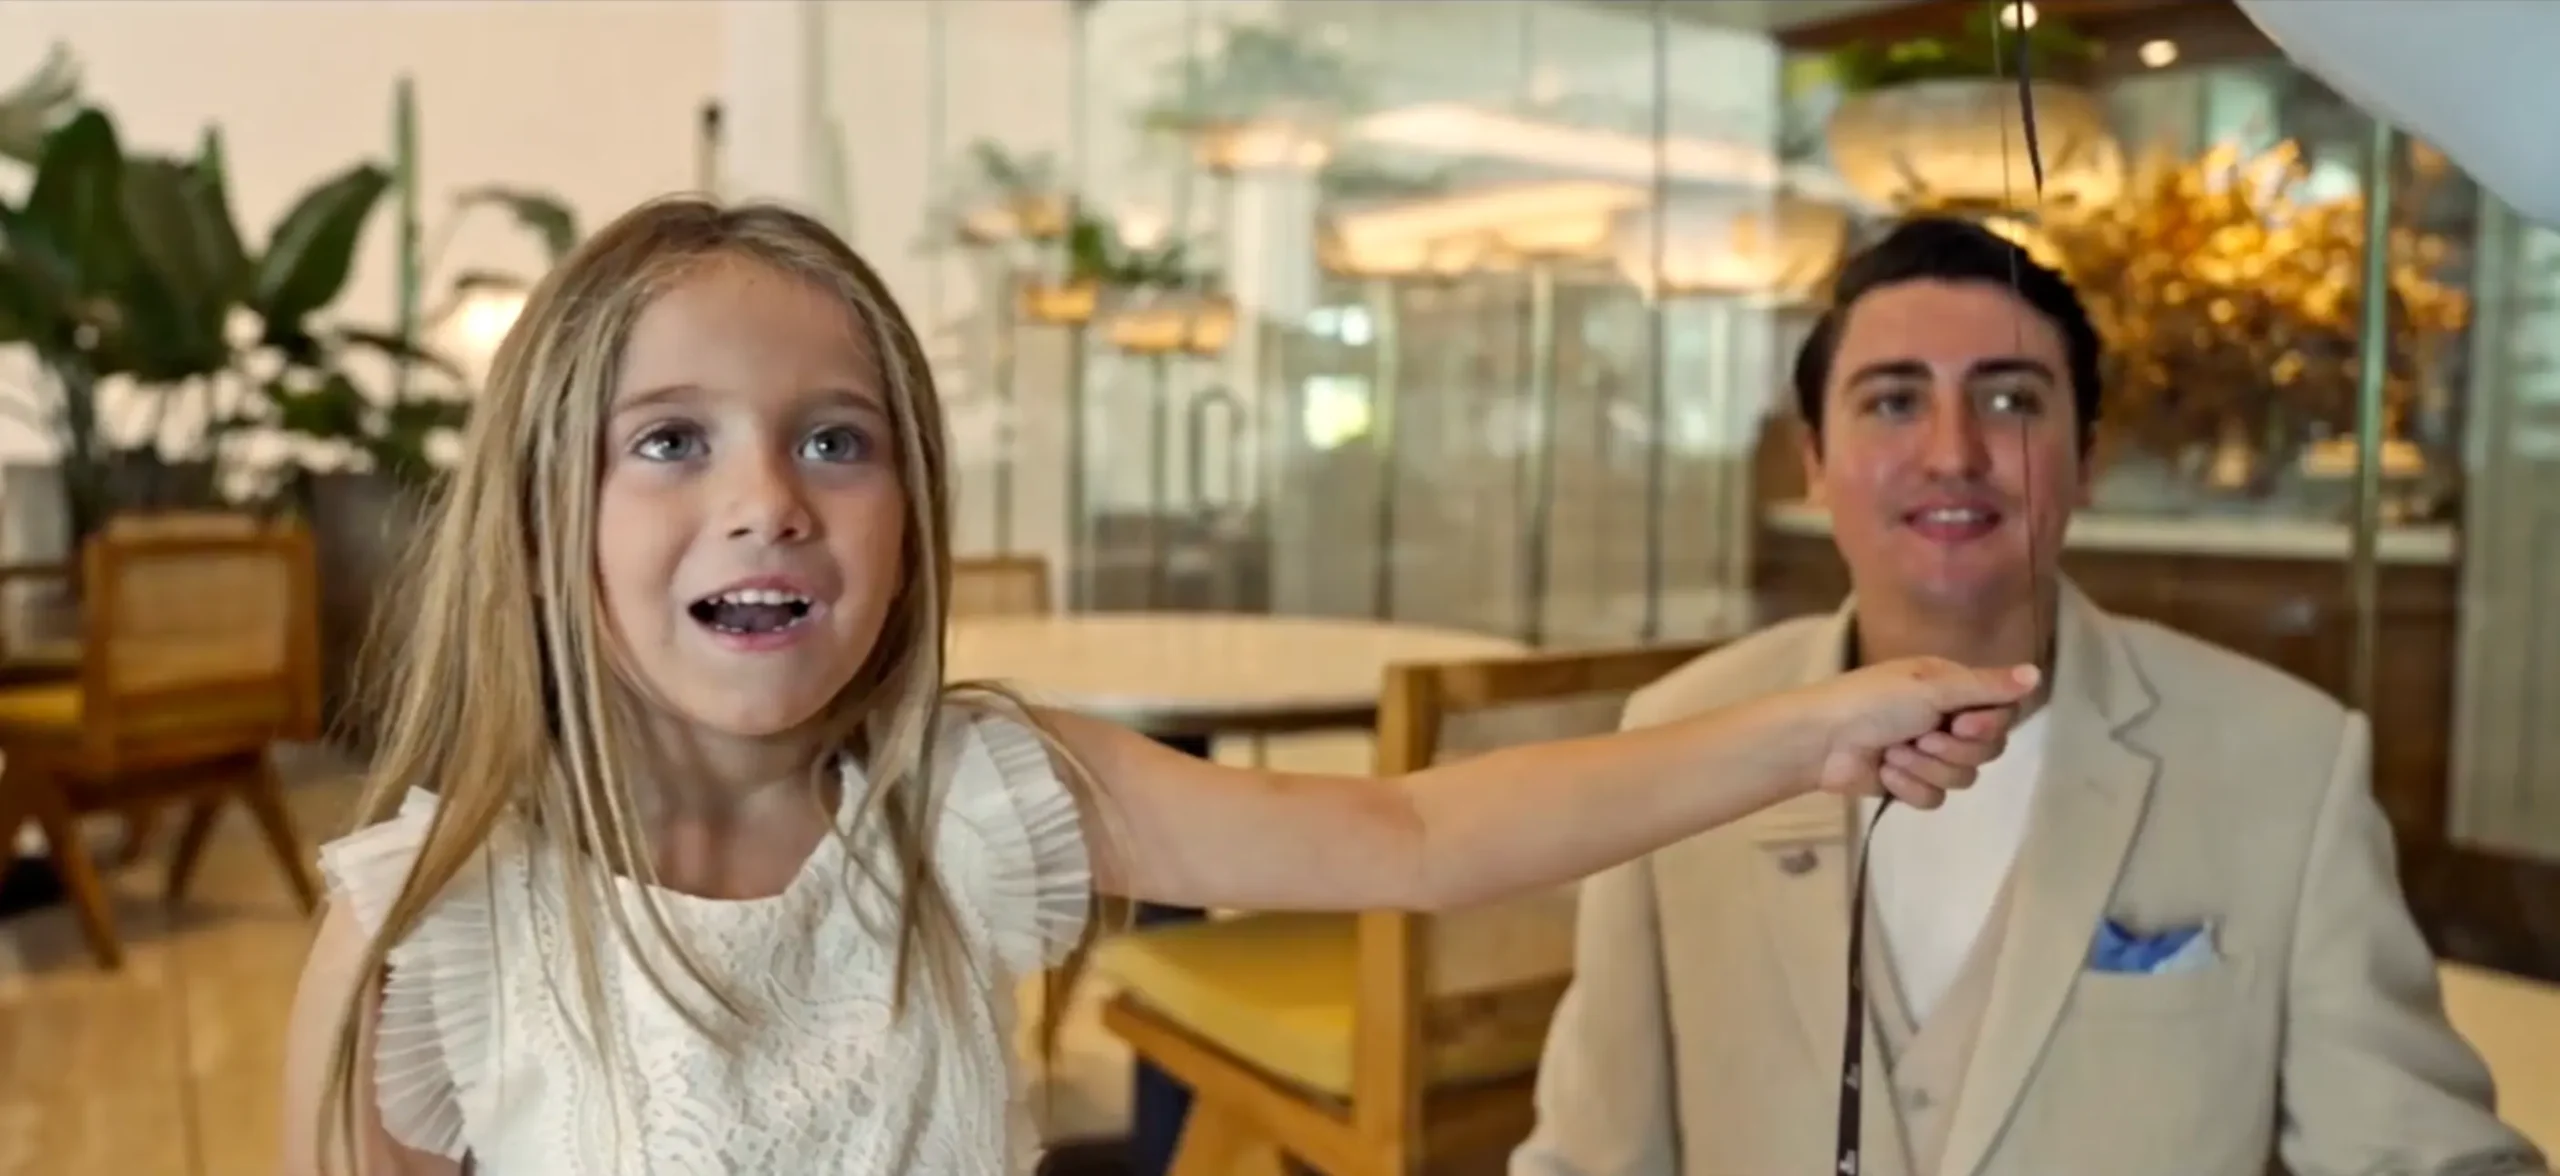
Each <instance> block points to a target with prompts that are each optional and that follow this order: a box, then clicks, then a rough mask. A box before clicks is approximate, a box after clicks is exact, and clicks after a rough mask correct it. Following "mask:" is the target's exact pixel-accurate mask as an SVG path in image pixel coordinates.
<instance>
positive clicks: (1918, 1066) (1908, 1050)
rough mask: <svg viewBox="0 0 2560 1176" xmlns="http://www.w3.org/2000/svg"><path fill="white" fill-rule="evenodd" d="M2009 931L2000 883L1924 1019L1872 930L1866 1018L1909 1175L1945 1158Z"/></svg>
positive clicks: (2005, 892) (1925, 1175) (1928, 1175)
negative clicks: (1951, 978) (1960, 962)
mask: <svg viewBox="0 0 2560 1176" xmlns="http://www.w3.org/2000/svg"><path fill="white" fill-rule="evenodd" d="M2008 930H2009V887H2008V885H2006V884H2003V885H2002V886H2001V887H2000V894H1999V897H1998V898H1996V899H1995V900H1993V902H1992V904H1991V913H1990V915H1989V916H1988V917H1986V918H1984V919H1983V921H1982V933H1981V934H1980V935H1977V936H1975V937H1974V940H1973V950H1972V951H1971V952H1969V953H1968V954H1967V955H1966V956H1965V962H1964V966H1963V967H1962V968H1960V969H1959V970H1958V971H1957V972H1956V978H1955V982H1954V983H1952V984H1950V985H1949V986H1948V987H1947V993H1946V995H1945V996H1944V997H1942V998H1940V999H1939V1001H1938V1007H1937V1008H1936V1009H1934V1010H1932V1011H1931V1012H1930V1014H1929V1019H1928V1021H1927V1022H1926V1023H1917V1022H1914V1021H1913V1020H1912V1017H1911V1012H1910V1005H1909V1003H1908V1002H1907V1001H1905V1000H1904V999H1903V997H1902V984H1901V981H1900V980H1898V979H1897V978H1895V976H1894V974H1893V963H1892V961H1891V959H1890V958H1889V956H1888V953H1887V952H1886V951H1885V949H1884V947H1883V944H1882V941H1883V938H1884V937H1883V936H1882V935H1879V934H1876V933H1875V931H1874V929H1873V928H1869V931H1868V935H1867V950H1866V955H1867V964H1866V968H1867V974H1868V975H1870V976H1873V977H1875V978H1876V979H1875V982H1874V983H1871V984H1869V985H1868V986H1867V1006H1868V1021H1869V1023H1870V1024H1872V1025H1874V1026H1875V1032H1876V1034H1877V1044H1878V1045H1879V1046H1880V1047H1881V1052H1882V1053H1883V1055H1884V1064H1885V1074H1886V1077H1887V1078H1888V1079H1889V1080H1890V1082H1889V1085H1888V1086H1887V1089H1886V1092H1887V1093H1889V1094H1890V1095H1892V1097H1893V1101H1894V1109H1895V1110H1896V1111H1897V1112H1899V1114H1900V1117H1901V1120H1902V1154H1903V1161H1904V1164H1905V1166H1906V1170H1908V1171H1909V1172H1911V1173H1912V1176H1936V1173H1937V1171H1938V1168H1939V1165H1941V1164H1942V1163H1944V1162H1945V1157H1946V1152H1947V1128H1948V1126H1949V1124H1951V1123H1953V1122H1954V1120H1955V1110H1956V1100H1957V1099H1958V1098H1959V1097H1961V1096H1962V1095H1963V1094H1964V1073H1965V1069H1966V1068H1967V1067H1968V1066H1971V1065H1972V1064H1973V1043H1974V1039H1975V1038H1976V1037H1978V1036H1979V1035H1980V1031H1981V1028H1982V1016H1983V1013H1984V1011H1985V1010H1987V1009H1988V1008H1989V1007H1990V1004H1991V973H1992V968H1993V966H1994V965H1996V964H1997V963H1999V960H2000V947H2001V944H2002V943H2003V942H2004V941H2006V939H2007V938H2008Z"/></svg>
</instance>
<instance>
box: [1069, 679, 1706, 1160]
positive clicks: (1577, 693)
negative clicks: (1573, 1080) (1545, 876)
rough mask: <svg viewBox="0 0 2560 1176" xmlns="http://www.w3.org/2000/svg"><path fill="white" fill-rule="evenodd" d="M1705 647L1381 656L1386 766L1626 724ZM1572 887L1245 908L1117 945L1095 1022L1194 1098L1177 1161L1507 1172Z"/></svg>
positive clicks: (1395, 770)
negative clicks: (1633, 706) (1404, 660)
mask: <svg viewBox="0 0 2560 1176" xmlns="http://www.w3.org/2000/svg"><path fill="white" fill-rule="evenodd" d="M1708 648H1709V647H1708V646H1705V645H1702V644H1678V645H1662V646H1653V647H1649V648H1642V649H1627V650H1612V651H1605V652H1580V653H1539V654H1528V655H1523V656H1520V657H1515V658H1503V659H1495V660H1467V661H1457V662H1438V663H1418V664H1403V665H1397V666H1394V667H1391V668H1389V669H1388V670H1387V672H1386V683H1385V687H1384V691H1383V694H1382V701H1381V703H1380V706H1379V710H1378V744H1377V746H1378V772H1379V774H1380V775H1382V776H1385V775H1394V774H1400V773H1405V772H1413V771H1419V770H1421V769H1423V768H1426V767H1429V766H1431V765H1433V764H1439V763H1447V762H1449V761H1451V760H1455V759H1462V758H1465V757H1467V756H1470V755H1477V754H1482V753H1483V752H1486V751H1491V750H1494V749H1497V748H1502V747H1509V746H1516V745H1519V744H1525V743H1533V742H1539V741H1543V740H1552V739H1564V738H1573V737H1576V736H1583V735H1593V734H1599V733H1603V732H1607V731H1614V730H1616V729H1617V728H1618V725H1619V719H1620V716H1621V714H1622V712H1623V711H1624V709H1625V706H1626V701H1627V697H1628V696H1629V695H1631V694H1633V693H1634V692H1635V691H1637V690H1639V689H1642V688H1643V687H1645V686H1647V685H1650V684H1651V683H1653V682H1654V681H1655V680H1657V679H1659V678H1661V677H1662V676H1663V675H1665V674H1667V673H1669V672H1671V671H1672V670H1674V669H1676V668H1678V667H1679V666H1681V665H1683V664H1685V663H1687V662H1689V661H1690V660H1692V659H1694V658H1696V657H1698V656H1699V655H1701V654H1703V653H1705V652H1706V651H1707V649H1708ZM1574 891H1575V888H1574V887H1572V886H1565V887H1561V888H1558V889H1556V890H1553V891H1549V892H1544V893H1538V894H1533V895H1529V896H1526V897H1523V898H1518V899H1512V900H1508V901H1504V902H1499V903H1492V904H1487V905H1484V906H1478V907H1473V908H1469V909H1465V910H1455V911H1445V912H1439V913H1434V914H1418V913H1408V912H1403V911H1373V912H1368V913H1364V914H1356V915H1332V914H1246V915H1241V916H1238V917H1236V918H1232V919H1219V920H1212V921H1208V922H1199V923H1191V924H1188V925H1184V926H1178V927H1165V928H1154V929H1148V930H1143V931H1139V932H1135V933H1132V934H1129V935H1125V936H1121V937H1118V938H1115V939H1113V940H1112V941H1110V942H1109V943H1108V944H1106V945H1105V946H1104V947H1103V949H1102V954H1101V963H1100V964H1099V967H1100V968H1101V969H1102V970H1103V971H1104V972H1105V973H1106V974H1108V975H1109V976H1110V977H1111V978H1112V979H1113V980H1114V981H1116V982H1117V983H1118V984H1119V985H1120V995H1119V996H1118V997H1117V998H1115V999H1114V1000H1112V1002H1111V1003H1110V1004H1109V1006H1107V1008H1106V1009H1105V1011H1104V1024H1105V1025H1106V1026H1107V1027H1109V1028H1110V1030H1111V1031H1112V1032H1113V1033H1115V1034H1118V1035H1119V1036H1121V1037H1122V1038H1124V1039H1126V1040H1127V1041H1128V1042H1129V1044H1130V1047H1131V1048H1132V1049H1133V1050H1134V1051H1135V1052H1136V1053H1137V1055H1138V1057H1139V1058H1141V1059H1142V1060H1144V1061H1145V1062H1147V1063H1149V1064H1152V1065H1155V1066H1157V1067H1160V1068H1162V1069H1163V1070H1164V1071H1165V1072H1166V1073H1168V1074H1170V1075H1172V1076H1173V1078H1174V1079H1175V1080H1176V1081H1179V1082H1181V1083H1183V1084H1184V1085H1186V1086H1188V1087H1190V1088H1191V1090H1192V1091H1193V1101H1192V1104H1191V1111H1190V1118H1189V1121H1188V1123H1187V1125H1186V1126H1185V1128H1184V1130H1183V1134H1182V1141H1181V1150H1180V1151H1179V1152H1178V1153H1177V1156H1176V1158H1175V1160H1174V1163H1173V1165H1172V1170H1173V1171H1175V1172H1177V1173H1189V1172H1229V1171H1237V1172H1243V1171H1250V1172H1271V1173H1277V1172H1282V1171H1286V1170H1287V1167H1286V1161H1294V1162H1300V1163H1305V1164H1308V1165H1310V1166H1312V1167H1314V1168H1315V1169H1316V1170H1319V1171H1323V1172H1329V1173H1338V1174H1342V1176H1354V1174H1371V1176H1402V1174H1404V1173H1410V1172H1415V1171H1420V1170H1423V1165H1426V1164H1429V1163H1432V1162H1435V1161H1450V1160H1453V1159H1466V1160H1472V1161H1475V1162H1477V1163H1481V1164H1487V1165H1495V1166H1498V1163H1499V1161H1500V1159H1501V1157H1502V1156H1503V1155H1504V1154H1505V1153H1506V1152H1507V1150H1508V1149H1509V1148H1510V1147H1511V1146H1512V1145H1513V1144H1516V1143H1517V1142H1518V1141H1519V1140H1520V1139H1521V1138H1523V1137H1525V1136H1526V1135H1527V1133H1528V1130H1529V1127H1530V1126H1531V1124H1532V1121H1533V1113H1532V1108H1531V1105H1530V1093H1531V1088H1532V1085H1533V1084H1534V1081H1535V1077H1536V1073H1537V1062H1538V1054H1539V1051H1540V1049H1541V1048H1543V1046H1544V1045H1545V1042H1546V1030H1547V1022H1548V1020H1549V1018H1550V1017H1551V1016H1552V1014H1553V1012H1554V1009H1555V1002H1556V1000H1557V999H1558V998H1559V997H1560V996H1562V995H1563V992H1564V987H1565V985H1566V983H1567V982H1568V981H1570V980H1571V978H1572V974H1573V901H1574ZM1140 1170H1141V1171H1144V1170H1146V1169H1144V1168H1141V1169H1140Z"/></svg>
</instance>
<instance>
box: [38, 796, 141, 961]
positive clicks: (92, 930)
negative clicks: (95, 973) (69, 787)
mask: <svg viewBox="0 0 2560 1176" xmlns="http://www.w3.org/2000/svg"><path fill="white" fill-rule="evenodd" d="M9 786H10V787H11V788H13V789H15V790H17V791H18V792H19V793H20V794H21V795H22V796H24V798H25V802H26V805H27V807H28V808H29V809H31V810H32V811H33V812H34V814H35V818H36V826H37V827H38V828H41V829H43V830H44V840H45V848H46V852H48V853H50V854H52V855H53V866H54V869H56V870H58V871H60V872H61V874H62V887H63V890H64V891H65V892H66V893H68V894H69V895H70V896H71V909H72V913H73V914H75V915H76V916H78V917H79V920H80V933H81V935H83V936H84V937H86V938H87V939H88V940H89V951H90V954H92V955H95V956H97V957H98V966H100V967H102V968H106V969H108V970H110V971H112V970H115V969H117V968H121V967H123V966H124V944H123V943H122V942H121V941H120V940H118V939H117V938H116V915H115V906H114V905H113V901H112V900H111V899H110V898H109V897H108V894H107V884H106V880H105V879H103V878H100V877H99V876H98V863H97V862H96V861H95V860H94V859H92V858H91V857H90V856H89V842H88V839H87V838H84V837H82V836H81V835H80V822H79V820H78V818H76V817H74V816H73V815H72V812H71V803H70V802H69V801H67V800H65V799H64V798H63V795H62V785H61V784H60V783H59V782H57V781H55V780H54V779H53V778H52V777H50V776H44V775H38V774H34V773H29V774H25V775H20V774H17V773H12V774H11V777H10V781H9Z"/></svg>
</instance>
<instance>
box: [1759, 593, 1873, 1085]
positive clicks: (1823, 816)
mask: <svg viewBox="0 0 2560 1176" xmlns="http://www.w3.org/2000/svg"><path fill="white" fill-rule="evenodd" d="M1848 638H1849V610H1848V607H1847V606H1846V605H1843V606H1842V607H1841V608H1840V610H1839V611H1838V612H1836V613H1834V614H1833V615H1832V617H1831V620H1830V622H1829V623H1828V624H1825V625H1823V626H1822V627H1821V628H1818V629H1816V630H1814V638H1813V640H1812V641H1811V643H1809V644H1808V645H1807V646H1806V648H1805V651H1804V658H1803V660H1802V662H1801V663H1800V664H1799V668H1798V670H1797V673H1796V678H1795V681H1794V682H1792V683H1789V685H1792V686H1803V685H1810V684H1812V683H1815V682H1819V681H1822V680H1823V679H1825V678H1830V677H1834V676H1837V675H1838V674H1839V673H1840V667H1841V656H1842V654H1843V653H1844V652H1845V650H1846V649H1847V643H1848ZM1741 824H1742V826H1743V828H1742V829H1741V830H1740V832H1741V833H1742V834H1743V835H1744V836H1745V837H1746V838H1748V839H1749V840H1750V842H1751V843H1752V846H1753V859H1754V860H1753V861H1752V863H1751V877H1752V884H1753V886H1754V887H1756V888H1757V889H1758V890H1759V894H1758V895H1757V896H1756V899H1757V901H1755V902H1753V903H1752V904H1751V905H1752V907H1753V908H1754V909H1755V910H1757V911H1758V912H1759V914H1760V928H1761V932H1762V934H1763V936H1764V937H1765V938H1766V939H1767V941H1768V946H1769V953H1770V954H1771V955H1772V956H1775V957H1776V958H1777V961H1778V966H1779V968H1780V970H1781V971H1783V972H1784V973H1785V974H1786V980H1787V995H1788V997H1789V998H1790V999H1789V1003H1790V1004H1792V1005H1793V1006H1794V1007H1795V1016H1796V1022H1797V1025H1798V1027H1799V1028H1801V1029H1802V1030H1803V1032H1804V1040H1805V1046H1806V1049H1807V1051H1808V1053H1809V1054H1810V1055H1811V1057H1812V1058H1813V1060H1814V1062H1815V1064H1816V1065H1817V1066H1818V1067H1820V1069H1821V1071H1822V1072H1823V1073H1826V1074H1828V1073H1830V1072H1831V1071H1832V1070H1833V1069H1834V1068H1835V1067H1837V1066H1838V1065H1839V1064H1840V1014H1841V1010H1842V1009H1843V1008H1844V1007H1845V1006H1846V1005H1847V1003H1848V1000H1849V989H1848V981H1847V979H1846V978H1845V977H1844V976H1843V975H1842V969H1843V968H1845V967H1846V966H1847V963H1848V954H1847V953H1848V942H1849V867H1850V865H1851V861H1850V853H1851V849H1852V847H1851V846H1850V844H1849V828H1850V825H1851V820H1850V809H1849V805H1848V803H1847V802H1846V801H1843V800H1842V799H1840V798H1839V797H1837V796H1831V795H1828V794H1822V793H1816V794H1813V795H1809V796H1801V797H1798V798H1796V799H1794V800H1791V801H1787V802H1786V803H1783V804H1779V805H1774V806H1772V807H1770V808H1766V809H1763V810H1761V811H1760V812H1758V813H1755V814H1752V815H1751V816H1750V817H1747V818H1745V819H1744V820H1743V821H1742V822H1741Z"/></svg>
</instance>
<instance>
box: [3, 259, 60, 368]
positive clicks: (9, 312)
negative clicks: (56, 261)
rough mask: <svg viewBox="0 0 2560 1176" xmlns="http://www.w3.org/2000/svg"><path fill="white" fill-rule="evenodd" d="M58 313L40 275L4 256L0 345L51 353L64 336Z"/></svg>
mask: <svg viewBox="0 0 2560 1176" xmlns="http://www.w3.org/2000/svg"><path fill="white" fill-rule="evenodd" d="M58 309H59V308H58V304H57V303H55V301H54V300H53V299H52V298H51V297H49V296H48V294H47V291H46V287H45V284H44V280H43V279H42V278H41V277H40V276H39V275H37V274H36V273H34V272H33V271H31V270H29V269H28V268H27V267H25V266H23V265H21V264H19V263H18V260H17V259H16V258H14V257H11V256H9V255H8V254H7V253H5V252H0V343H27V344H33V345H35V346H36V347H37V348H38V349H39V350H48V349H50V348H51V347H52V346H53V345H54V343H55V341H56V340H57V339H59V338H61V337H62V335H63V334H64V329H63V325H62V322H61V319H60V317H59V315H58V314H57V313H56V312H57V310H58Z"/></svg>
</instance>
